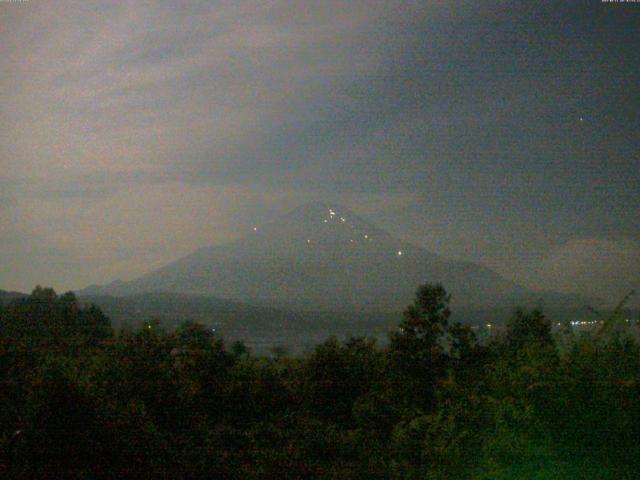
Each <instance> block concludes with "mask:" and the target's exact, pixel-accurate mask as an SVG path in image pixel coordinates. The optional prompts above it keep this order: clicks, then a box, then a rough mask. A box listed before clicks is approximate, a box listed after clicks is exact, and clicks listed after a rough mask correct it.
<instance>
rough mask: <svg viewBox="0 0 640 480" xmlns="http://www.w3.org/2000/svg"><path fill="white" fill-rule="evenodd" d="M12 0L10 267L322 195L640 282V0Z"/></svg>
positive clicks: (609, 282) (393, 224) (171, 255)
mask: <svg viewBox="0 0 640 480" xmlns="http://www.w3.org/2000/svg"><path fill="white" fill-rule="evenodd" d="M542 3H545V4H546V3H547V2H513V1H508V2H507V1H505V2H500V1H484V0H483V1H475V2H468V1H457V2H452V1H439V2H429V1H425V0H423V1H395V0H385V1H358V0H345V1H337V0H322V1H319V2H313V1H296V2H293V1H279V0H259V1H240V0H233V1H212V2H204V1H202V2H197V1H191V2H189V1H185V2H159V1H152V2H151V1H141V0H136V1H131V2H110V1H109V2H91V1H79V0H77V1H58V0H57V1H55V2H54V1H42V0H29V1H22V2H8V1H2V2H0V119H1V122H0V288H1V289H17V290H23V291H28V290H31V289H32V288H33V286H34V285H35V284H36V283H40V284H45V285H51V286H53V287H54V288H56V289H58V290H66V289H71V288H73V289H77V288H81V287H84V286H87V285H88V284H91V283H106V282H109V281H112V280H114V279H124V280H127V279H131V278H134V277H136V276H138V275H140V274H143V273H146V272H147V271H149V270H151V269H153V268H156V267H159V266H161V265H163V264H165V263H167V262H169V261H171V260H174V259H176V258H178V257H180V256H183V255H185V254H188V253H190V252H191V251H193V250H195V249H196V248H199V247H202V246H206V245H211V244H217V243H222V242H225V241H227V240H229V239H232V238H234V237H237V236H240V235H243V234H245V233H246V232H247V231H249V230H250V228H251V226H253V225H254V224H259V223H261V222H264V221H269V220H271V219H273V218H275V216H277V215H279V214H281V213H284V212H286V211H288V210H290V209H292V208H295V207H296V206H297V205H299V204H300V203H303V202H305V201H308V200H324V201H329V202H338V203H343V204H345V205H347V206H349V207H350V208H352V209H353V210H354V211H356V213H360V214H362V215H363V216H365V217H368V218H369V219H371V220H373V221H374V222H376V223H378V224H379V225H380V226H382V227H384V228H386V229H388V230H390V231H391V232H392V233H394V234H396V235H398V236H401V237H403V238H405V239H409V240H412V241H414V242H416V243H418V244H420V245H423V246H425V247H427V248H429V249H430V250H432V251H434V252H437V253H441V254H444V255H447V256H451V257H455V258H463V259H468V260H473V261H476V262H479V263H482V264H484V265H487V266H489V267H492V268H494V269H496V270H497V271H498V272H500V273H501V274H503V275H505V276H506V277H508V278H511V279H516V280H518V281H520V282H522V283H523V284H526V285H529V286H534V287H542V286H544V287H546V288H556V289H559V290H563V291H571V290H579V291H581V292H582V293H593V292H599V291H604V292H607V294H612V295H614V294H615V295H618V294H621V293H622V292H624V291H625V290H626V289H628V288H629V287H632V286H635V287H640V282H639V272H640V243H639V238H640V114H639V111H640V100H639V99H640V96H639V95H640V89H639V86H640V82H639V80H640V4H609V3H601V2H600V0H591V1H571V2H565V3H561V2H553V3H554V5H553V6H548V5H541V4H542Z"/></svg>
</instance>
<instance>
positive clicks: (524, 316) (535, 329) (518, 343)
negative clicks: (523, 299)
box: [506, 309, 553, 349]
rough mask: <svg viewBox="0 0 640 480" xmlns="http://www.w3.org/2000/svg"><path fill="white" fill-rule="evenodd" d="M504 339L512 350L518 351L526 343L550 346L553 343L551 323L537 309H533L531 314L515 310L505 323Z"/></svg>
mask: <svg viewBox="0 0 640 480" xmlns="http://www.w3.org/2000/svg"><path fill="white" fill-rule="evenodd" d="M506 339H507V343H508V345H509V346H511V347H512V348H514V349H520V348H522V347H524V346H525V345H526V344H528V343H539V344H542V345H550V344H552V343H553V338H552V337H551V323H550V322H549V321H548V320H547V319H546V318H545V316H544V314H543V313H542V311H541V310H539V309H534V310H532V311H531V313H525V312H524V311H523V310H522V309H517V310H516V311H515V313H514V315H513V316H512V317H511V319H510V320H509V321H508V322H507V332H506Z"/></svg>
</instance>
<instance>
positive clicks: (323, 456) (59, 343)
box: [0, 285, 640, 480]
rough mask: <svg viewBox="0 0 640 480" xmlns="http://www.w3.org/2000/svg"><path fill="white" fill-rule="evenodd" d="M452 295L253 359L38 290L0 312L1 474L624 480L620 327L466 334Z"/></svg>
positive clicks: (635, 366) (625, 394)
mask: <svg viewBox="0 0 640 480" xmlns="http://www.w3.org/2000/svg"><path fill="white" fill-rule="evenodd" d="M449 300H450V297H449V295H448V294H447V292H446V291H445V289H444V288H443V287H442V286H441V285H424V286H421V287H420V288H419V289H418V291H417V294H416V298H415V301H414V303H413V304H412V305H411V306H409V307H408V308H407V310H406V311H405V317H404V320H403V321H402V322H401V324H400V326H399V328H398V329H397V330H396V331H395V332H393V333H392V334H391V335H390V342H389V345H388V346H386V347H380V346H377V345H376V343H375V341H373V340H368V339H364V338H351V339H349V340H346V341H338V340H337V339H335V338H330V339H328V340H327V341H325V342H324V343H322V344H321V345H318V346H317V347H316V348H315V350H314V351H313V352H311V353H309V354H307V355H305V356H301V357H292V356H290V355H288V354H287V352H286V350H284V349H276V350H274V352H273V353H274V354H273V355H272V356H270V357H255V356H252V355H251V354H250V352H249V351H248V350H247V348H246V347H245V346H244V345H243V344H242V343H240V342H238V343H236V344H234V345H233V346H232V347H231V348H227V346H226V345H225V343H224V342H223V340H222V339H220V338H218V337H216V336H215V335H214V333H213V332H212V331H211V330H210V329H207V328H205V327H204V326H202V325H199V324H196V323H185V324H183V325H182V326H181V327H180V328H178V329H176V330H175V331H171V332H168V331H164V330H163V329H162V328H161V327H160V325H159V324H158V322H149V323H147V324H145V325H144V326H143V327H141V328H139V329H137V330H136V331H127V330H121V331H118V332H115V333H114V332H113V331H112V329H111V326H110V324H109V321H108V319H107V318H106V317H105V316H104V315H103V314H102V312H101V311H100V310H99V309H98V308H96V307H92V306H88V307H82V306H80V305H79V304H78V302H77V300H76V298H75V296H74V295H73V293H66V294H64V295H60V296H58V295H56V293H55V292H54V291H53V290H51V289H46V288H41V287H38V288H36V289H35V290H34V291H33V293H32V294H31V295H30V296H28V297H26V298H15V299H13V300H12V301H11V302H10V303H8V304H7V305H5V306H3V307H0V381H1V382H2V389H1V390H0V476H1V477H2V478H17V479H21V478H25V479H26V478H74V479H84V478H87V479H101V478H102V479H107V478H114V479H115V478H194V479H198V478H203V479H204V478H207V479H209V478H222V479H262V478H265V479H266V478H269V479H271V478H279V479H288V478H290V479H307V478H322V479H343V478H353V479H376V478H379V479H387V478H402V479H404V478H406V479H414V478H416V479H417V478H420V479H449V478H454V479H455V478H460V479H467V478H470V479H478V480H479V479H530V478H541V479H555V478H558V479H581V480H585V479H587V480H588V479H602V478H604V479H607V478H612V479H613V478H615V479H624V478H629V479H631V478H637V472H638V471H640V470H639V469H640V460H639V459H640V448H639V447H640V440H639V439H640V395H639V394H640V347H639V346H638V344H637V343H636V341H635V340H634V338H633V335H632V334H633V328H634V326H633V322H631V324H629V323H628V322H618V324H619V325H618V326H617V327H616V328H615V329H614V328H610V327H608V328H607V329H602V330H601V331H600V332H594V334H587V335H574V334H573V333H572V331H571V330H566V329H565V330H563V331H562V338H561V341H556V338H555V337H554V333H553V331H552V328H551V323H550V322H549V320H548V319H546V318H545V316H544V315H543V314H542V312H541V311H537V310H534V311H531V312H524V311H521V310H518V311H516V312H515V313H514V315H513V317H512V318H511V319H510V320H509V321H508V322H507V324H506V328H505V329H504V330H501V331H499V332H498V333H496V334H494V335H492V337H491V341H488V342H483V343H479V342H478V341H477V339H476V336H475V335H474V333H473V331H472V330H470V329H469V328H468V327H466V326H463V325H461V324H459V323H456V324H450V322H449V319H450V310H449ZM610 323H611V322H605V323H604V325H607V326H609V325H610Z"/></svg>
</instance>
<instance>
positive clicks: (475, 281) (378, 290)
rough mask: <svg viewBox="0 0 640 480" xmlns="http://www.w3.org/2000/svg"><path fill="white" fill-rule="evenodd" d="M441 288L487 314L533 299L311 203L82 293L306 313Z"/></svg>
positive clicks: (483, 271) (370, 306)
mask: <svg viewBox="0 0 640 480" xmlns="http://www.w3.org/2000/svg"><path fill="white" fill-rule="evenodd" d="M427 281H429V282H442V283H443V284H444V285H445V286H446V287H447V289H448V290H449V291H450V292H452V294H453V303H454V305H458V306H466V307H492V306H496V305H504V304H505V303H509V304H515V303H523V302H525V303H526V302H527V301H531V300H532V299H534V298H537V297H540V294H539V293H535V292H530V291H527V290H526V289H524V288H522V287H519V286H518V285H515V284H514V283H512V282H509V281H507V280H505V279H504V278H502V277H501V276H500V275H498V274H497V273H495V272H493V271H491V270H489V269H487V268H484V267H482V266H479V265H476V264H473V263H470V262H459V261H453V260H449V259H445V258H443V257H440V256H438V255H435V254H433V253H430V252H428V251H426V250H424V249H422V248H419V247H417V246H415V245H412V244H410V243H407V242H404V241H401V240H398V239H396V238H394V237H393V236H392V235H390V234H389V233H387V232H385V231H383V230H381V229H379V228H377V227H376V226H375V225H373V224H372V223H370V222H368V221H366V220H364V219H363V218H361V217H359V216H357V215H356V214H354V213H353V212H351V211H349V210H348V209H346V208H344V207H341V206H338V205H330V204H322V203H310V204H306V205H303V206H302V207H299V208H298V209H296V210H294V211H293V212H291V213H289V214H288V215H285V216H283V217H282V218H280V219H279V220H277V221H276V222H273V223H271V224H267V225H263V226H258V227H256V228H254V231H253V232H252V233H251V234H250V235H247V236H245V237H243V238H240V239H238V240H236V241H234V242H231V243H228V244H225V245H221V246H213V247H207V248H202V249H200V250H198V251H196V252H194V253H192V254H191V255H188V256H186V257H183V258H181V259H179V260H176V261H175V262H172V263H170V264H168V265H167V266H165V267H163V268H160V269H158V270H155V271H153V272H150V273H149V274H147V275H144V276H142V277H140V278H138V279H136V280H133V281H131V282H114V283H112V284H110V285H107V286H105V287H91V288H89V289H85V290H84V291H81V292H79V293H80V294H81V295H88V294H92V295H105V294H106V295H128V294H135V293H143V292H159V291H163V292H174V293H188V294H203V295H215V296H217V297H221V298H227V299H234V300H241V301H248V302H253V303H256V302H265V303H269V304H275V305H287V306H295V307H297V308H307V309H318V308H323V309H352V308H357V309H367V310H392V309H397V308H398V307H402V306H404V305H406V304H408V303H409V302H410V301H411V299H412V297H413V293H414V291H415V288H416V287H417V285H419V284H421V283H424V282H427Z"/></svg>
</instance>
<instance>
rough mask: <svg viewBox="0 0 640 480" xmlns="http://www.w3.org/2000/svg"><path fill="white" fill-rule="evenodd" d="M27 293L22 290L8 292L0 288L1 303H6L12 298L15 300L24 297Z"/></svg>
mask: <svg viewBox="0 0 640 480" xmlns="http://www.w3.org/2000/svg"><path fill="white" fill-rule="evenodd" d="M26 296H27V294H25V293H20V292H7V291H5V290H0V305H6V304H7V303H9V302H10V301H11V300H15V299H17V298H24V297H26Z"/></svg>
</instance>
